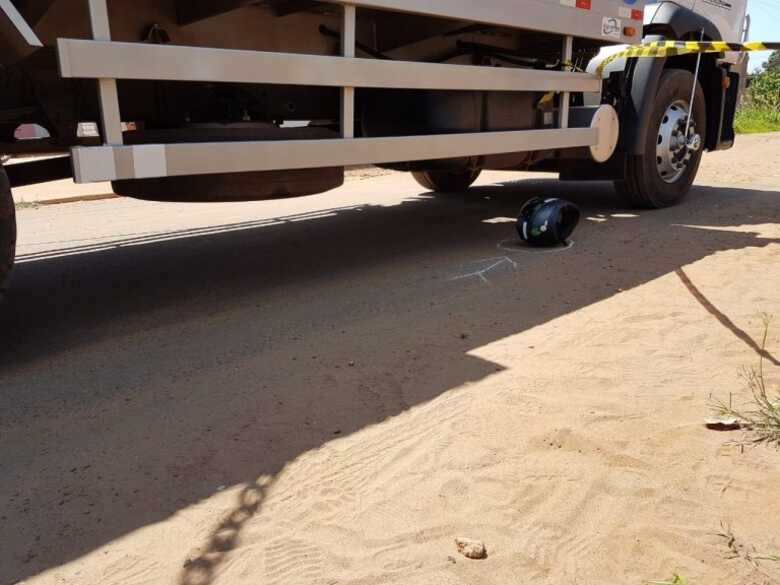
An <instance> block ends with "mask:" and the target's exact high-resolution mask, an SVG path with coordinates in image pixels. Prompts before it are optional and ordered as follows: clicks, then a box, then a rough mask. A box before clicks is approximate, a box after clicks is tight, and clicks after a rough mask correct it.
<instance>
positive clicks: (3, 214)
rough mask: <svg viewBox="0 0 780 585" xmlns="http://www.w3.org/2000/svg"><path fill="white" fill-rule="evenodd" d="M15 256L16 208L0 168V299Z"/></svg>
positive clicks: (3, 171) (8, 185) (6, 176)
mask: <svg viewBox="0 0 780 585" xmlns="http://www.w3.org/2000/svg"><path fill="white" fill-rule="evenodd" d="M15 258H16V208H15V207H14V199H13V197H12V196H11V184H10V183H9V182H8V175H6V173H5V170H4V169H2V168H0V299H2V297H3V294H4V293H5V290H6V286H7V285H8V278H9V276H10V275H11V269H12V268H13V266H14V259H15Z"/></svg>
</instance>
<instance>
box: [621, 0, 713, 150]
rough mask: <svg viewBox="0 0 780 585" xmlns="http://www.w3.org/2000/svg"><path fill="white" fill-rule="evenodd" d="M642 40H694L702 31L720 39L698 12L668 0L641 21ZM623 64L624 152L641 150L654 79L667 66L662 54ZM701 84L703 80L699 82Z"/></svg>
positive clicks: (651, 100) (622, 142) (656, 90)
mask: <svg viewBox="0 0 780 585" xmlns="http://www.w3.org/2000/svg"><path fill="white" fill-rule="evenodd" d="M644 30H645V38H644V41H646V42H651V41H658V40H663V39H667V40H694V39H695V40H698V39H699V38H701V34H702V31H704V38H705V40H720V32H719V31H718V29H717V28H716V27H715V25H714V24H713V23H712V22H710V21H709V20H707V19H706V18H705V17H703V16H701V15H700V14H696V13H695V12H693V11H692V10H689V9H688V8H684V7H682V6H679V5H678V4H674V3H672V2H664V3H662V4H661V5H660V6H659V7H658V9H657V10H656V11H655V13H654V14H652V15H651V18H650V22H646V23H645V28H644ZM632 61H634V63H633V65H630V64H629V65H626V67H628V68H629V70H627V71H626V73H627V74H628V76H629V79H630V80H631V85H630V91H629V95H628V96H626V97H627V98H628V99H627V100H626V103H625V104H624V107H623V112H621V114H622V115H621V127H622V128H623V129H624V132H623V134H624V135H623V136H622V137H621V139H622V140H621V150H623V151H624V152H626V153H628V154H637V155H638V154H642V153H643V150H644V145H645V143H646V139H647V132H648V131H649V127H648V125H649V119H650V116H649V112H650V111H651V110H652V108H653V103H654V100H655V95H656V93H657V92H658V81H659V80H660V79H661V75H662V74H663V72H664V69H665V68H666V67H667V61H668V59H666V58H657V59H633V60H632ZM703 85H704V84H703Z"/></svg>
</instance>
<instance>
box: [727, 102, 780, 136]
mask: <svg viewBox="0 0 780 585" xmlns="http://www.w3.org/2000/svg"><path fill="white" fill-rule="evenodd" d="M734 130H736V132H737V134H756V133H758V132H778V131H780V112H779V111H777V110H770V109H767V108H755V107H751V108H740V109H739V110H738V111H737V115H736V117H735V118H734Z"/></svg>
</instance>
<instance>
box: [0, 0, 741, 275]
mask: <svg viewBox="0 0 780 585" xmlns="http://www.w3.org/2000/svg"><path fill="white" fill-rule="evenodd" d="M746 13H747V0H664V1H660V2H655V3H648V2H646V0H481V1H480V2H474V1H473V0H343V1H341V0H322V1H320V0H132V1H131V0H0V60H1V64H2V68H0V83H2V93H0V134H1V136H0V154H2V155H3V156H4V157H23V159H22V162H20V163H18V164H13V165H5V168H4V169H3V170H2V171H0V289H3V288H4V286H5V283H6V282H7V280H8V277H9V275H10V274H11V269H12V267H13V264H14V257H15V252H14V249H15V242H16V222H15V211H14V203H13V199H12V189H13V188H14V187H17V186H22V185H29V184H35V183H44V182H47V181H52V180H57V179H63V178H68V177H72V178H73V179H74V180H75V181H76V182H98V181H111V183H112V186H113V190H114V191H115V193H117V194H119V195H122V196H127V197H134V198H139V199H144V200H151V201H212V202H214V201H246V200H260V199H271V198H276V197H292V196H301V195H310V194H315V193H324V192H326V191H329V190H331V189H334V188H336V187H338V186H339V185H341V184H342V182H343V179H344V169H345V167H349V166H352V165H368V164H373V165H379V166H383V167H388V168H392V169H396V170H401V171H406V172H410V173H412V175H413V176H414V178H415V179H416V180H417V181H418V182H419V183H420V185H421V186H422V187H424V188H425V189H429V190H433V191H443V192H452V191H462V190H466V189H468V187H469V186H470V185H471V184H472V183H473V182H474V181H475V180H476V178H477V176H478V175H479V174H480V172H481V171H482V170H484V169H504V170H518V171H548V172H553V173H558V175H559V176H560V178H561V179H562V180H573V181H586V180H606V181H613V182H614V184H615V188H616V190H617V192H618V193H619V194H620V195H621V196H622V197H623V198H624V199H625V201H626V202H627V203H628V204H630V205H632V206H638V207H645V208H660V207H665V206H669V205H673V204H675V203H677V202H679V201H680V200H681V199H682V198H683V197H684V196H685V194H686V193H687V192H688V191H689V189H690V187H691V185H692V183H693V181H694V179H695V176H696V173H697V169H698V167H699V163H700V161H701V157H702V155H703V152H704V151H713V150H719V149H726V148H729V147H731V146H732V145H733V143H734V129H733V120H734V114H735V110H736V106H737V102H738V99H739V94H740V91H741V89H742V88H743V87H744V84H745V76H746V57H745V55H744V54H741V53H728V52H725V53H716V54H704V55H702V54H686V55H677V56H674V57H657V58H622V59H615V60H613V61H611V62H609V64H608V66H606V67H603V68H600V67H598V64H599V63H600V62H603V60H604V59H605V58H606V55H608V54H609V52H610V51H614V50H615V47H618V48H619V47H621V46H626V45H635V44H637V43H641V42H643V41H653V40H675V41H719V40H722V41H728V42H741V41H743V40H744V39H745V37H746V34H747V29H748V27H749V19H748V16H747V14H746ZM29 124H35V125H37V127H39V128H42V129H43V131H42V132H40V133H39V134H36V135H35V136H36V137H35V138H30V137H27V138H25V139H20V138H19V136H18V129H19V128H20V126H23V125H29ZM90 126H91V127H96V128H97V132H84V131H83V129H84V128H85V127H90ZM4 160H5V159H4Z"/></svg>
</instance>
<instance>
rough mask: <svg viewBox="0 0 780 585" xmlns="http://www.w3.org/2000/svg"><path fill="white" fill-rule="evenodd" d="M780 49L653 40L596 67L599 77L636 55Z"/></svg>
mask: <svg viewBox="0 0 780 585" xmlns="http://www.w3.org/2000/svg"><path fill="white" fill-rule="evenodd" d="M777 49H780V43H760V42H758V41H753V42H749V43H725V42H723V41H653V42H651V43H642V44H639V45H633V46H631V47H628V48H626V49H624V50H622V51H619V52H617V53H614V54H613V55H610V56H609V57H607V58H606V59H604V60H603V61H602V62H601V64H600V65H599V66H598V68H597V69H596V75H598V76H599V77H600V76H601V74H602V73H603V72H604V68H605V67H606V66H607V65H609V64H610V63H612V62H613V61H617V60H618V59H631V58H635V57H676V56H677V55H691V54H696V53H725V52H732V51H733V52H739V53H744V52H749V51H773V50H777Z"/></svg>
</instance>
